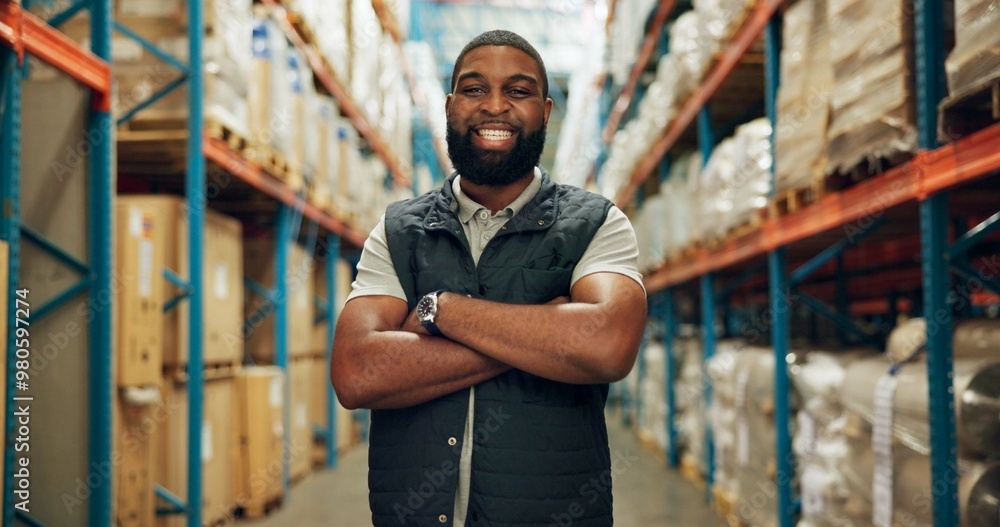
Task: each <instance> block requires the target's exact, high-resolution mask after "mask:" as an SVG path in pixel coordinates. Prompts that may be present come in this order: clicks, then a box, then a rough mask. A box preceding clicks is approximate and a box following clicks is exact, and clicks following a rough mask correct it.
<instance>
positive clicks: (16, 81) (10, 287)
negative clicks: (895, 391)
mask: <svg viewBox="0 0 1000 527" xmlns="http://www.w3.org/2000/svg"><path fill="white" fill-rule="evenodd" d="M20 77H21V72H20V69H19V68H18V66H17V55H16V54H15V53H14V51H13V50H12V49H9V48H2V47H0V92H2V95H3V97H2V99H0V106H2V111H0V116H2V122H0V178H2V179H0V180H2V182H3V187H2V188H0V192H2V197H3V203H2V206H3V210H4V213H3V214H2V215H0V225H2V226H3V229H2V232H0V236H2V237H3V239H4V241H6V242H7V250H8V262H9V264H8V265H9V266H8V272H9V274H8V276H7V298H4V299H3V301H4V302H6V303H7V304H6V305H7V306H8V309H10V307H9V306H13V305H14V298H16V294H17V286H18V282H19V280H20V278H19V275H20V264H19V262H20V254H21V78H20ZM14 320H15V318H14V317H12V316H8V317H7V320H5V321H4V322H3V323H4V324H7V342H5V343H4V350H5V355H4V357H6V361H7V372H8V375H7V378H6V379H4V382H5V383H6V391H5V392H4V393H6V394H8V397H7V399H9V394H11V393H14V383H13V380H14V376H13V375H10V373H11V372H13V371H15V369H14V360H15V358H16V357H15V355H14V354H13V353H6V351H8V350H13V349H15V346H14V341H15V335H16V331H17V327H16V326H15V323H14ZM0 408H4V409H5V412H4V427H5V429H6V431H7V432H6V436H5V437H14V425H15V421H14V413H13V412H8V411H6V401H4V404H0ZM14 459H15V456H14V447H13V445H12V444H11V445H9V446H8V445H5V448H4V465H3V466H4V469H5V470H4V474H3V498H2V499H3V503H4V509H3V510H4V511H5V512H4V518H3V525H5V526H6V525H13V522H14V499H13V498H14V477H13V474H14V471H13V470H12V469H11V468H10V467H13V466H14Z"/></svg>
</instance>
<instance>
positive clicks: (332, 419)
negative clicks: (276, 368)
mask: <svg viewBox="0 0 1000 527" xmlns="http://www.w3.org/2000/svg"><path fill="white" fill-rule="evenodd" d="M338 260H340V238H339V237H338V236H337V235H336V234H328V235H327V244H326V298H327V314H326V316H327V319H326V375H327V379H326V383H325V384H326V409H327V416H326V422H327V426H326V466H327V467H328V468H336V466H337V394H336V393H334V391H333V383H332V382H331V381H330V378H329V376H330V360H331V358H332V356H333V336H334V334H335V333H336V328H337V261H338Z"/></svg>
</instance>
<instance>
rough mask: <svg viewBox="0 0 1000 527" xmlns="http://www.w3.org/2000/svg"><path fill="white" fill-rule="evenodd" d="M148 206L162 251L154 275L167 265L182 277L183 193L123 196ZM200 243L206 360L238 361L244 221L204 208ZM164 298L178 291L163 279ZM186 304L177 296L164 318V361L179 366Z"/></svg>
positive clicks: (185, 272)
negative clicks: (160, 237) (202, 244)
mask: <svg viewBox="0 0 1000 527" xmlns="http://www.w3.org/2000/svg"><path fill="white" fill-rule="evenodd" d="M121 199H122V200H123V201H126V202H128V203H135V204H138V205H141V206H142V207H144V210H149V211H152V213H153V214H154V216H155V218H156V219H157V220H158V223H157V224H158V225H160V226H161V227H162V229H161V232H163V234H164V240H165V254H166V257H165V258H164V259H163V262H162V265H160V266H159V271H158V273H157V276H161V277H162V274H163V273H162V269H163V267H164V266H166V268H167V269H170V270H171V271H173V272H174V273H175V274H177V275H179V276H180V277H181V278H182V279H184V280H187V279H188V278H189V277H190V272H189V269H188V259H189V253H188V246H189V244H188V223H187V208H186V205H185V202H184V199H183V198H180V197H177V196H168V195H157V196H150V195H143V196H128V197H122V198H121ZM204 236H205V247H204V249H205V250H204V270H203V273H204V287H203V294H202V300H203V302H204V314H205V317H204V320H203V328H204V336H205V340H204V344H203V345H202V353H203V360H204V363H205V364H233V365H237V364H239V363H241V362H242V361H243V258H242V252H243V227H242V225H241V224H240V222H239V221H238V220H235V219H233V218H230V217H228V216H225V215H223V214H219V213H217V212H215V211H212V210H206V211H205V231H204ZM163 288H165V291H166V292H165V294H164V298H166V299H170V298H173V297H174V296H176V295H177V294H179V293H180V290H179V289H178V288H177V287H175V286H174V285H173V284H172V283H170V282H166V281H164V285H163ZM189 307H190V306H189V304H188V302H187V301H184V300H182V301H181V302H180V303H179V304H178V305H177V307H176V308H175V309H172V310H170V311H168V312H167V313H165V315H164V319H163V323H162V324H163V327H164V330H163V331H164V333H163V364H164V365H166V366H169V367H184V366H186V365H187V362H188V320H189V314H188V313H189V311H188V310H189Z"/></svg>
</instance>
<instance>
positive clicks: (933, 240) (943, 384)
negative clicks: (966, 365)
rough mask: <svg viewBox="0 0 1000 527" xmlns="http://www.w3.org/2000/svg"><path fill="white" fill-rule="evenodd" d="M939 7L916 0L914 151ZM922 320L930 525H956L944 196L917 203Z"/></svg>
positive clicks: (939, 82)
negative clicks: (928, 437)
mask: <svg viewBox="0 0 1000 527" xmlns="http://www.w3.org/2000/svg"><path fill="white" fill-rule="evenodd" d="M943 5H944V2H943V1H942V0H916V1H915V3H914V8H915V9H914V30H915V33H916V34H915V37H916V38H915V41H916V42H915V43H916V67H917V130H918V134H919V137H920V148H921V149H924V150H928V149H933V148H935V147H936V146H937V144H938V141H937V105H938V103H939V102H940V101H941V99H942V98H943V96H944V94H945V85H944V82H945V74H944V52H945V50H944V22H943V18H944V16H943V15H944V6H943ZM920 239H921V252H922V255H921V256H922V258H923V286H924V317H925V318H926V320H927V382H928V389H929V394H928V405H929V407H928V417H929V420H930V433H931V436H930V439H931V454H930V457H931V460H930V461H931V474H930V475H931V481H932V482H934V485H933V491H934V492H933V496H934V503H933V511H934V525H958V524H959V513H958V461H957V454H956V451H957V447H956V437H955V435H956V431H955V403H954V398H953V395H952V368H953V365H952V349H951V333H952V317H951V308H950V306H949V305H948V302H947V296H948V292H949V291H950V290H951V275H950V274H949V272H948V264H947V260H946V258H945V251H947V249H948V196H947V194H946V193H939V194H937V195H936V196H932V197H930V198H928V199H926V200H924V201H923V202H921V204H920Z"/></svg>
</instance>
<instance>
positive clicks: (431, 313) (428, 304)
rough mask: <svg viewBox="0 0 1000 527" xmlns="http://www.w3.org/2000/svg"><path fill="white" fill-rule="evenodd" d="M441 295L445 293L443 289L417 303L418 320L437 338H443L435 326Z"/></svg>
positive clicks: (429, 294) (428, 294)
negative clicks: (439, 296)
mask: <svg viewBox="0 0 1000 527" xmlns="http://www.w3.org/2000/svg"><path fill="white" fill-rule="evenodd" d="M441 293H444V290H443V289H441V290H438V291H434V292H433V293H427V294H426V295H424V296H423V298H421V299H420V301H419V302H417V320H419V321H420V325H422V326H424V329H426V330H427V332H428V333H430V334H431V335H434V336H435V337H440V336H442V333H441V330H440V329H439V328H438V327H437V324H435V319H436V318H437V313H438V295H440V294H441Z"/></svg>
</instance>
